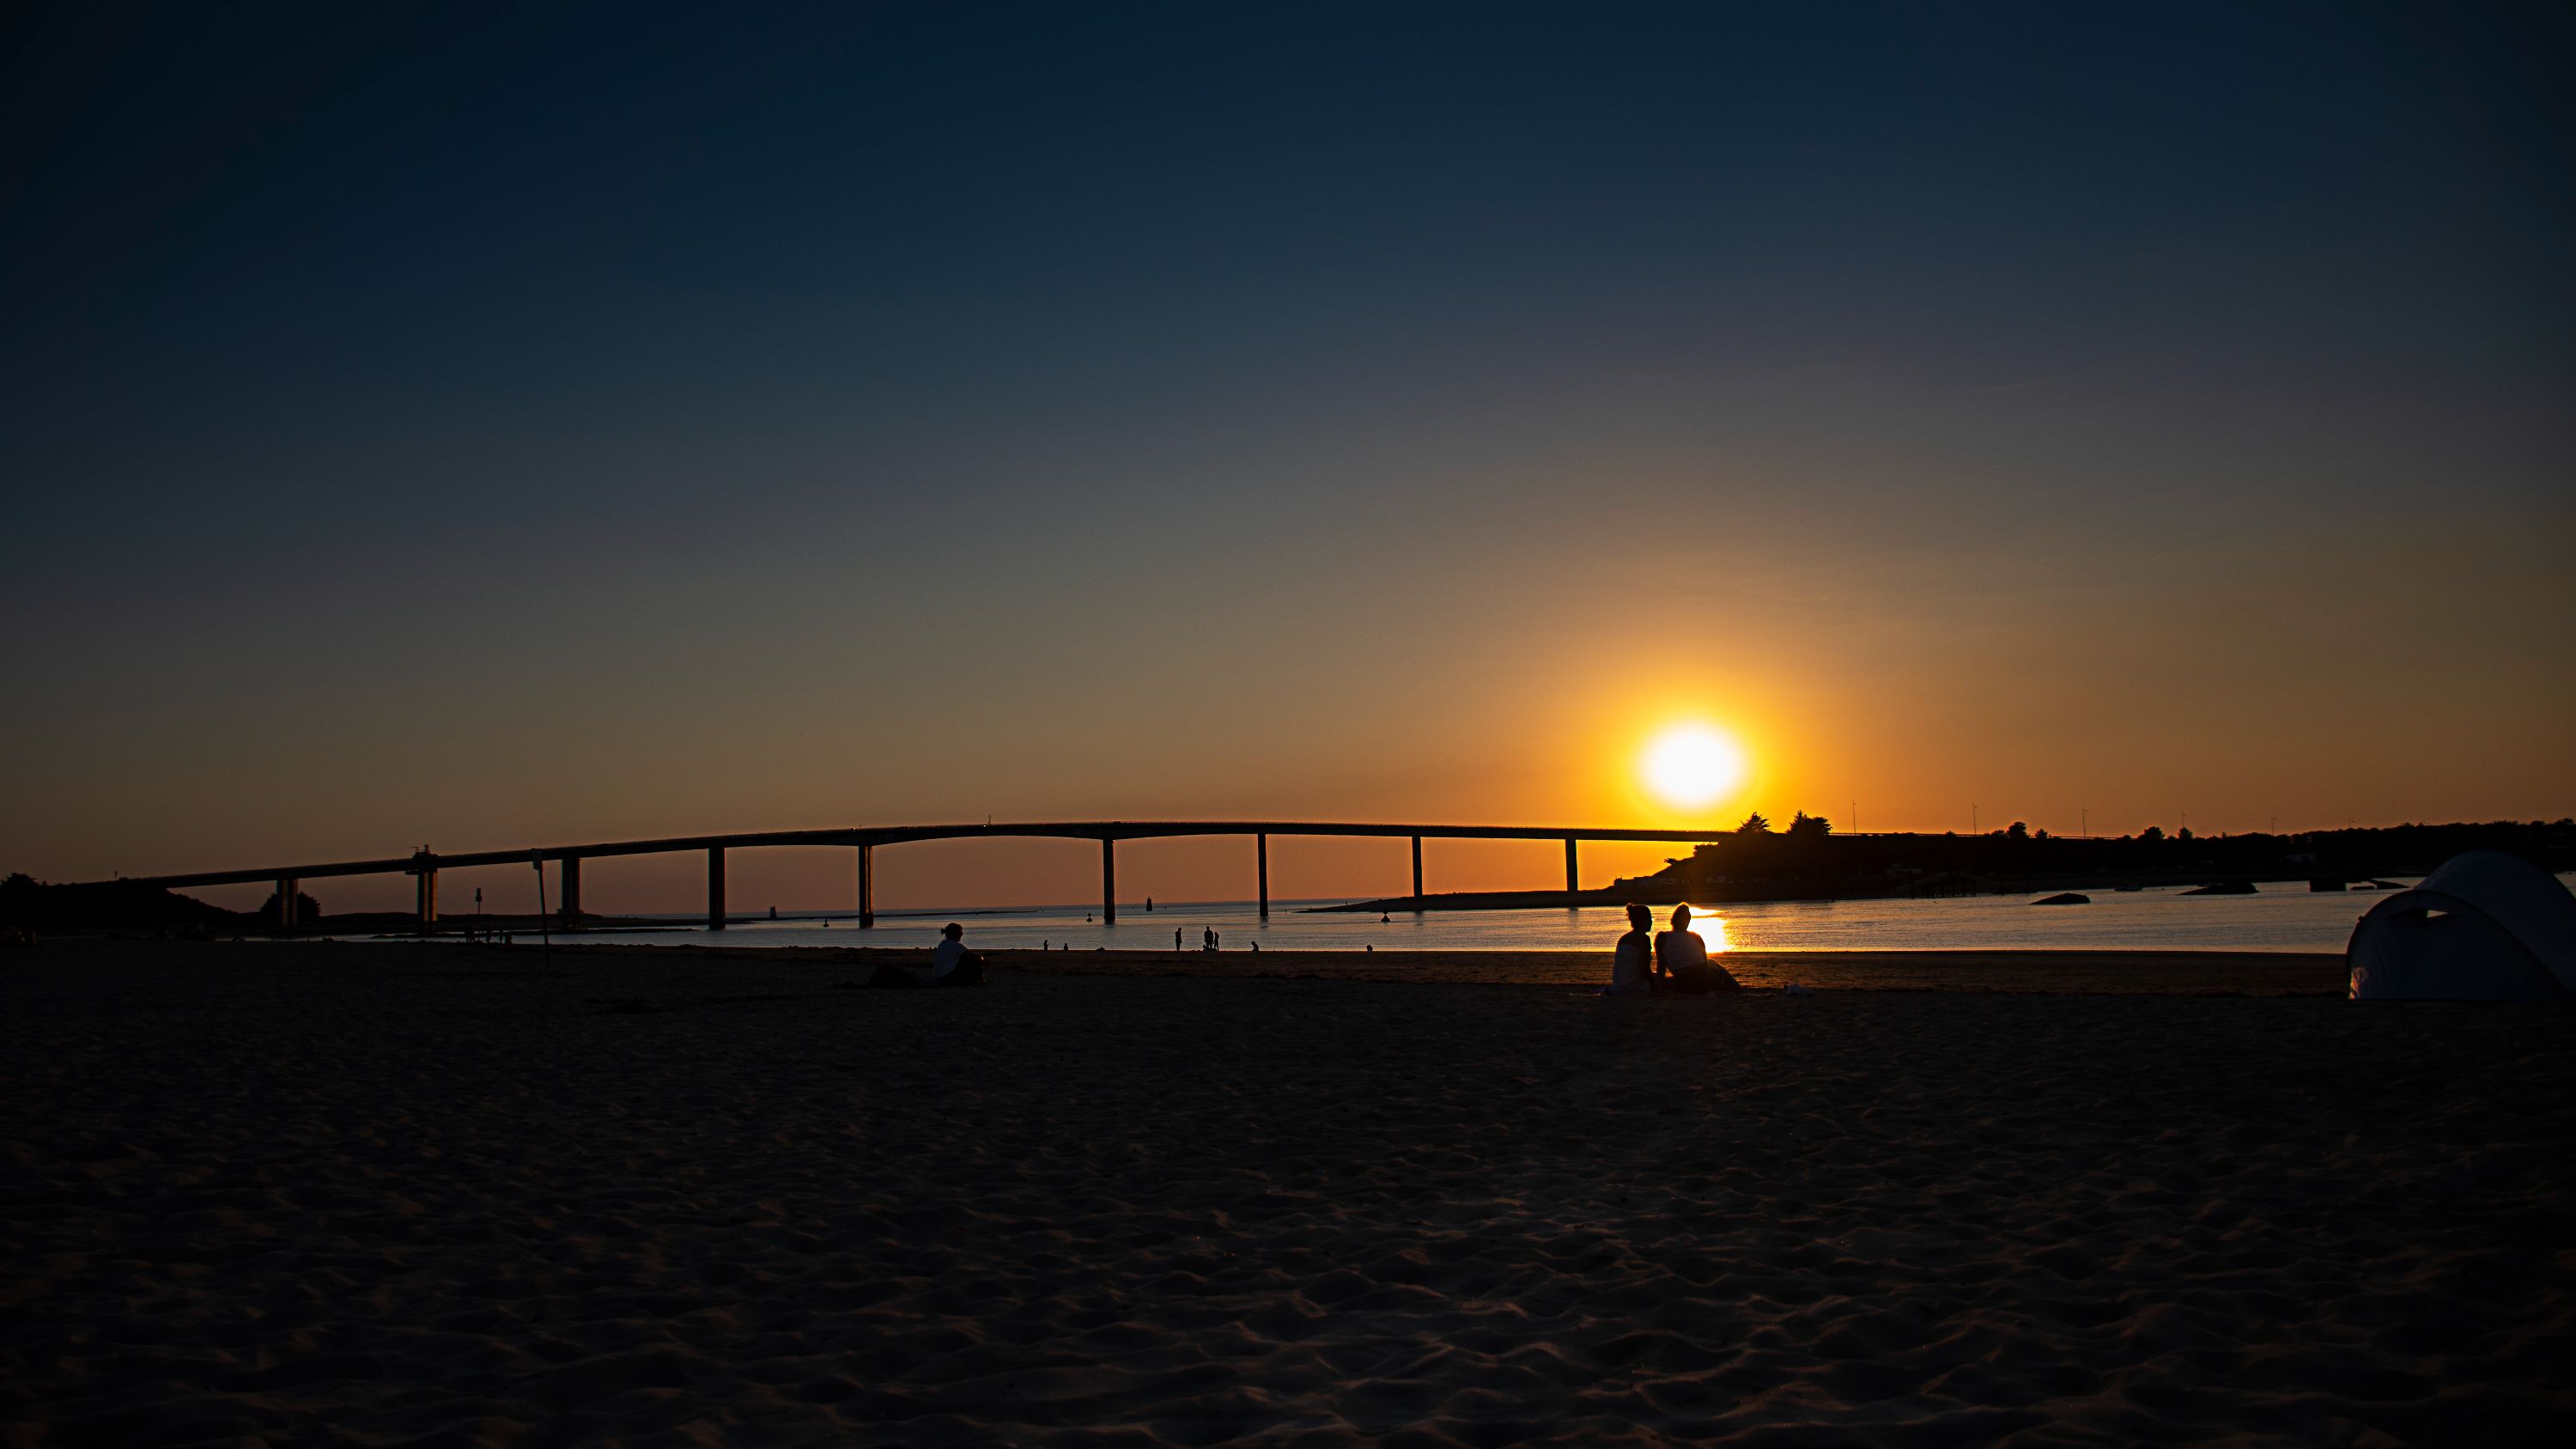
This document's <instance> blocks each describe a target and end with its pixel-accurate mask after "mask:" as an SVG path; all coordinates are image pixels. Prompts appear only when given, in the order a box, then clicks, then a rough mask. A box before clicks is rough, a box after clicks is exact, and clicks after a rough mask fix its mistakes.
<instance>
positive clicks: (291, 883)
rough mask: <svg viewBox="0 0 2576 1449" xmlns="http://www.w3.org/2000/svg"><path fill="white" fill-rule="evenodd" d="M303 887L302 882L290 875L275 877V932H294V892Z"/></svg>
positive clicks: (284, 934)
mask: <svg viewBox="0 0 2576 1449" xmlns="http://www.w3.org/2000/svg"><path fill="white" fill-rule="evenodd" d="M303 887H304V882H302V881H300V880H297V879H296V878H295V877H293V876H291V875H282V876H279V877H278V878H277V934H279V935H281V936H291V935H294V934H295V894H296V892H297V891H299V890H301V889H303Z"/></svg>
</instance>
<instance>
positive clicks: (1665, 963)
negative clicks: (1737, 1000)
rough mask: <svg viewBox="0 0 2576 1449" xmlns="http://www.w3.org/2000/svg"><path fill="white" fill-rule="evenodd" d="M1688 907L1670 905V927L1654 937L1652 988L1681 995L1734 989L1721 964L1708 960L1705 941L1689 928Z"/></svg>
mask: <svg viewBox="0 0 2576 1449" xmlns="http://www.w3.org/2000/svg"><path fill="white" fill-rule="evenodd" d="M1690 922H1691V908H1690V907H1688V906H1675V907H1673V928H1672V929H1671V930H1669V931H1666V932H1664V933H1663V934H1662V935H1660V936H1657V937H1656V938H1655V989H1656V990H1657V991H1668V992H1677V993H1679V994H1681V995H1683V996H1706V995H1707V994H1709V993H1710V992H1712V991H1735V990H1740V989H1741V988H1740V986H1739V985H1738V983H1737V982H1736V979H1735V978H1734V977H1733V976H1730V975H1728V974H1727V970H1726V968H1725V967H1723V966H1720V965H1718V964H1717V963H1715V962H1713V961H1711V960H1709V959H1708V942H1706V941H1704V940H1701V939H1700V934H1699V932H1697V931H1694V930H1692V929H1691V928H1690Z"/></svg>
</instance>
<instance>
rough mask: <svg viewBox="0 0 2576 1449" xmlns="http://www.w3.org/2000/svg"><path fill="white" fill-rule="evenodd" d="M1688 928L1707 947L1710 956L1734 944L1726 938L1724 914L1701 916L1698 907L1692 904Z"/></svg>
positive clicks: (1730, 947)
mask: <svg viewBox="0 0 2576 1449" xmlns="http://www.w3.org/2000/svg"><path fill="white" fill-rule="evenodd" d="M1690 929H1691V934H1692V935H1695V936H1697V937H1699V938H1700V940H1701V942H1702V943H1704V944H1705V945H1706V946H1707V947H1708V954H1710V955H1712V956H1714V955H1716V954H1717V953H1718V952H1720V951H1725V950H1729V949H1732V947H1733V945H1734V943H1733V942H1731V941H1729V940H1728V939H1727V938H1726V917H1724V916H1703V915H1701V914H1700V913H1699V908H1698V907H1696V906H1694V907H1692V908H1691V923H1690Z"/></svg>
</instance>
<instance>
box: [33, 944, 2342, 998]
mask: <svg viewBox="0 0 2576 1449" xmlns="http://www.w3.org/2000/svg"><path fill="white" fill-rule="evenodd" d="M33 949H34V951H36V952H48V951H56V950H59V951H64V952H73V953H82V954H84V955H86V956H88V958H89V959H93V960H101V961H106V960H121V961H147V960H149V961H163V962H168V963H171V964H183V965H204V966H210V967H215V968H218V969H223V968H229V967H240V968H244V969H256V968H258V967H260V966H262V965H265V964H272V963H282V962H284V961H297V962H304V961H312V960H315V959H316V958H324V959H329V960H333V961H336V962H338V963H340V964H342V965H345V966H349V967H353V968H358V969H361V970H363V969H368V968H375V967H384V968H401V967H408V966H414V965H418V964H421V963H422V962H424V961H427V960H433V959H440V958H447V959H453V960H455V961H457V962H460V963H461V962H477V963H482V964H485V965H489V966H492V967H495V968H507V969H512V970H537V969H541V968H540V967H539V963H540V962H541V961H543V960H544V959H546V956H547V953H548V951H549V950H550V951H551V953H552V955H553V957H554V959H555V960H556V961H557V962H558V964H559V966H560V965H562V964H564V963H572V962H593V963H603V964H604V963H612V962H617V961H621V960H622V961H628V962H632V963H636V964H639V965H640V964H643V963H648V962H654V961H662V962H712V961H728V962H741V963H746V964H757V963H767V964H768V965H771V966H774V967H779V968H788V969H792V970H793V971H794V972H797V973H802V972H805V971H808V970H813V969H816V968H829V969H831V970H833V971H837V972H845V973H848V974H850V975H852V976H855V977H860V978H864V977H865V976H866V975H867V974H868V973H869V972H870V971H872V970H874V969H875V968H876V967H878V966H880V965H886V964H892V965H899V966H904V967H907V968H910V969H914V970H921V969H924V968H925V967H926V964H927V962H928V959H929V952H928V951H927V950H926V949H923V948H920V947H911V946H815V945H799V946H757V945H736V944H733V943H730V942H725V943H717V942H707V941H691V942H674V943H670V944H642V943H632V942H586V941H583V940H581V939H580V938H579V937H578V936H573V937H564V936H558V937H556V938H555V940H554V942H553V944H552V946H551V947H547V946H544V945H541V944H540V943H538V942H537V941H534V940H527V939H523V940H520V941H517V942H514V943H513V944H511V945H507V946H503V945H498V944H472V943H468V942H463V941H455V940H444V939H438V938H416V939H381V938H375V939H370V938H358V939H348V938H332V937H291V938H286V939H269V938H259V937H249V938H244V939H241V940H237V941H236V940H230V939H225V940H216V941H152V940H140V939H123V940H119V939H112V938H88V939H83V940H75V939H67V938H58V940H57V941H55V942H51V943H49V944H48V945H46V946H41V947H37V948H33ZM26 954H28V953H25V952H13V953H11V954H9V955H6V956H0V968H5V966H6V965H7V963H8V962H10V961H11V960H14V959H23V958H24V956H25V955H26ZM980 954H982V955H983V956H984V958H985V960H986V962H987V963H988V965H989V967H990V968H991V969H992V970H994V971H997V972H1002V973H1016V974H1024V975H1030V976H1067V977H1157V978H1189V979H1204V980H1245V981H1261V980H1282V979H1286V980H1317V981H1344V982H1384V983H1411V984H1429V985H1461V986H1464V985H1478V986H1556V987H1583V986H1587V985H1589V986H1597V985H1600V984H1602V983H1604V982H1606V981H1607V980H1608V979H1609V972H1610V953H1609V951H1608V950H1607V949H1606V948H1605V949H1601V950H1580V951H1578V950H1465V949H1459V950H1432V951H1374V952H1368V951H1349V950H1334V951H1317V950H1279V951H1242V950H1228V951H1218V952H1208V951H1169V950H1144V951H1106V950H1090V951H1080V950H1077V951H1037V950H1019V949H997V950H991V951H985V952H981V953H980ZM1712 959H1713V960H1715V961H1716V962H1718V964H1720V965H1723V966H1725V967H1726V969H1727V970H1728V971H1729V972H1730V973H1731V974H1732V975H1734V976H1735V977H1736V978H1737V979H1738V980H1739V981H1740V982H1742V983H1743V984H1744V985H1745V986H1746V987H1747V988H1748V989H1751V990H1755V991H1767V990H1776V989H1778V988H1780V987H1782V986H1785V985H1787V984H1788V983H1790V982H1792V981H1795V982H1797V983H1799V984H1801V985H1803V986H1806V987H1808V988H1809V989H1811V990H1816V991H1837V992H1874V991H1929V992H1940V993H1950V994H1996V993H2004V994H2019V995H2069V996H2102V995H2112V996H2172V995H2181V996H2337V997H2339V996H2343V995H2345V994H2346V990H2347V981H2348V976H2347V970H2346V967H2345V964H2344V957H2343V953H2341V952H2339V951H2338V952H2316V951H2203V950H2174V949H2130V950H2119V949H2105V950H2095V949H2078V950H2066V949H2044V948H2039V949H2033V948H2021V949H2003V950H1981V949H1955V950H1953V949H1940V950H1935V949H1918V950H1813V951H1753V950H1737V951H1727V952H1722V953H1720V954H1718V955H1716V956H1714V957H1712Z"/></svg>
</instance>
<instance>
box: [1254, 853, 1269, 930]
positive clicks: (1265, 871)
mask: <svg viewBox="0 0 2576 1449" xmlns="http://www.w3.org/2000/svg"><path fill="white" fill-rule="evenodd" d="M1252 858H1253V861H1254V864H1255V867H1256V869H1257V870H1258V871H1259V873H1260V876H1261V919H1263V920H1265V921H1266V920H1269V919H1270V837H1269V836H1267V835H1255V836H1254V837H1252Z"/></svg>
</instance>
